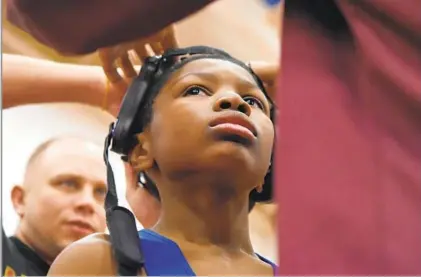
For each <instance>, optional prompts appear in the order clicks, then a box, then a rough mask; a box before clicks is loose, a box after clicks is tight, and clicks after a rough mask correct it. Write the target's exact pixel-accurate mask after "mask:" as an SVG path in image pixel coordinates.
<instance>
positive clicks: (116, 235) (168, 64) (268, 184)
mask: <svg viewBox="0 0 421 277" xmlns="http://www.w3.org/2000/svg"><path fill="white" fill-rule="evenodd" d="M203 58H206V59H221V60H227V61H231V62H233V63H235V64H237V65H239V66H241V67H243V68H244V69H246V70H247V71H248V72H250V74H251V75H252V76H253V78H254V79H255V81H256V83H257V85H258V86H259V88H260V89H261V90H262V91H263V93H264V94H265V95H266V96H267V98H268V99H269V101H270V102H271V104H272V110H271V119H272V121H273V120H274V105H273V103H272V101H271V100H270V97H269V96H268V95H267V93H266V90H265V87H264V86H263V83H262V81H261V80H260V78H259V77H258V76H257V75H256V74H255V73H254V72H253V70H252V69H251V68H250V67H249V66H247V65H245V64H244V63H243V62H241V61H239V60H237V59H235V58H233V57H231V56H230V55H228V54H227V53H225V52H224V51H221V50H218V49H214V48H211V47H206V46H194V47H188V48H183V49H171V50H168V51H166V52H165V53H164V54H163V55H162V56H154V57H149V58H147V59H146V60H145V63H144V64H143V66H142V68H141V70H140V73H139V75H138V76H137V77H136V78H135V79H134V81H133V82H132V84H131V85H130V87H129V89H128V91H127V92H126V95H125V96H124V99H123V102H122V105H121V109H120V112H119V114H118V116H117V120H116V122H114V123H112V124H111V125H110V130H109V134H108V135H107V137H106V139H105V146H104V161H105V163H106V165H107V183H108V192H107V196H106V200H105V208H106V212H107V225H108V229H109V232H110V237H111V243H112V246H113V249H114V254H115V258H116V260H117V262H118V264H119V268H118V274H119V276H136V275H137V272H138V270H139V269H141V268H142V267H143V257H142V253H141V252H140V248H139V239H138V234H137V230H136V223H135V218H134V216H133V214H132V213H131V212H130V211H129V210H127V209H126V208H124V207H120V206H118V199H117V191H116V186H115V180H114V174H113V171H112V168H111V165H110V162H109V160H108V151H109V150H111V151H113V152H115V153H117V154H119V155H121V156H122V159H123V160H124V161H127V158H128V155H129V153H130V151H131V150H132V149H133V147H134V146H135V145H136V137H135V135H136V134H137V133H140V132H142V130H143V128H144V127H145V126H144V125H145V123H144V120H142V111H143V110H144V108H145V105H147V103H148V102H150V101H149V100H150V99H151V97H152V98H153V97H154V96H155V95H156V94H157V93H158V92H159V90H160V89H161V87H162V86H163V85H164V84H165V82H166V80H167V79H168V78H169V76H170V75H171V74H172V73H173V72H174V71H175V70H177V69H179V68H180V67H182V66H183V65H184V64H186V63H188V62H190V61H193V60H196V59H203ZM144 177H146V178H141V179H144V181H142V184H143V185H144V186H145V188H146V189H148V190H149V192H150V193H152V194H154V195H155V196H156V197H159V195H158V191H157V189H156V186H155V184H153V182H152V180H150V179H149V178H148V177H147V176H146V175H144ZM271 199H272V174H271V170H270V169H269V171H268V173H267V175H266V177H265V182H264V185H263V190H262V192H260V193H258V192H257V191H256V190H253V191H252V192H251V194H250V203H252V204H254V203H255V202H267V201H270V200H271Z"/></svg>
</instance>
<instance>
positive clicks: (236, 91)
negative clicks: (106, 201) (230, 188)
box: [132, 59, 274, 191]
mask: <svg viewBox="0 0 421 277" xmlns="http://www.w3.org/2000/svg"><path fill="white" fill-rule="evenodd" d="M270 108H271V107H270V103H269V101H268V99H267V98H266V96H265V94H264V93H263V92H262V91H261V90H260V89H259V87H258V85H257V84H256V82H255V80H254V79H253V77H252V75H251V74H250V73H249V72H248V71H247V70H245V69H244V68H242V67H240V66H239V65H237V64H235V63H232V62H230V61H224V60H218V59H199V60H194V61H191V62H189V63H187V64H185V65H184V66H183V67H181V68H180V69H179V70H177V71H176V72H174V73H173V74H172V76H171V77H170V78H169V80H168V81H167V82H166V84H165V86H164V87H163V88H162V89H161V91H160V93H159V94H158V96H157V97H156V99H155V102H154V105H153V117H152V120H151V122H150V124H149V125H148V127H147V128H145V131H144V132H143V133H142V134H141V135H140V136H139V140H140V141H141V143H140V144H139V145H138V146H137V147H136V148H137V150H135V151H134V156H137V157H132V161H134V162H135V163H137V164H138V165H140V164H141V165H140V166H138V169H141V170H144V171H146V172H148V170H149V169H151V168H154V169H155V171H154V172H153V177H154V179H155V181H156V182H157V183H158V185H159V186H158V188H159V190H161V189H163V188H162V187H160V186H161V185H160V183H164V182H160V181H159V179H163V178H164V179H165V180H171V179H177V178H183V177H185V176H189V175H191V174H196V173H198V172H214V173H215V174H217V175H218V176H230V177H229V178H232V180H230V181H232V182H233V183H235V184H237V185H238V186H240V187H242V188H243V189H244V190H248V191H251V190H252V189H253V188H255V187H257V186H260V185H262V184H263V179H264V176H265V175H266V172H267V170H268V167H269V163H270V158H271V153H272V145H273V139H274V126H273V123H272V121H271V119H270ZM156 172H158V173H156ZM148 174H149V172H148ZM231 176H232V177H231ZM157 179H158V180H157ZM197 185H198V186H199V185H200V184H197Z"/></svg>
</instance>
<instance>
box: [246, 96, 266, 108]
mask: <svg viewBox="0 0 421 277" xmlns="http://www.w3.org/2000/svg"><path fill="white" fill-rule="evenodd" d="M244 101H246V102H247V104H249V105H250V106H251V107H257V108H259V109H261V110H265V106H264V105H263V103H262V101H260V100H259V99H257V98H256V97H252V96H247V97H244Z"/></svg>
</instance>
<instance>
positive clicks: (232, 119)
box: [209, 114, 257, 143]
mask: <svg viewBox="0 0 421 277" xmlns="http://www.w3.org/2000/svg"><path fill="white" fill-rule="evenodd" d="M209 126H210V127H211V129H212V130H213V131H215V132H217V133H219V134H221V135H222V137H223V138H227V139H228V140H233V141H235V142H244V140H245V141H246V142H248V143H250V142H253V141H254V140H255V139H256V138H257V131H256V128H255V127H254V125H253V123H252V122H250V120H248V119H247V118H246V117H245V116H243V115H241V114H238V115H236V114H230V115H223V116H219V117H217V118H215V119H213V120H212V121H211V122H210V123H209Z"/></svg>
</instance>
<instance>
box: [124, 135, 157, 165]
mask: <svg viewBox="0 0 421 277" xmlns="http://www.w3.org/2000/svg"><path fill="white" fill-rule="evenodd" d="M136 138H137V141H138V144H137V145H136V146H135V147H134V148H133V150H132V152H131V153H130V157H129V162H130V165H131V166H132V168H133V169H134V170H135V171H136V172H140V171H146V170H148V169H151V168H152V166H153V163H154V159H153V155H152V151H151V149H152V148H151V142H150V139H149V138H148V137H147V136H146V135H145V134H144V133H141V134H138V135H136Z"/></svg>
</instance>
